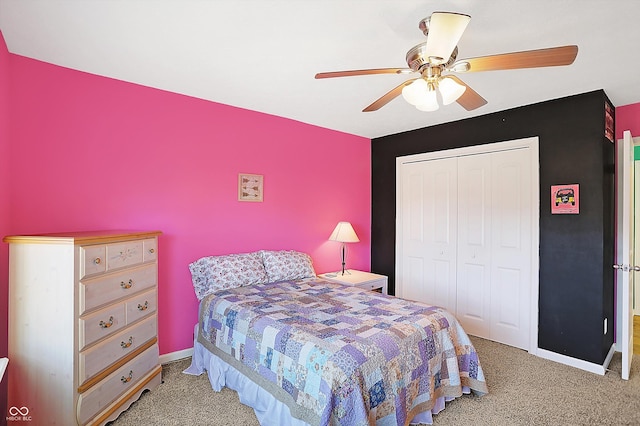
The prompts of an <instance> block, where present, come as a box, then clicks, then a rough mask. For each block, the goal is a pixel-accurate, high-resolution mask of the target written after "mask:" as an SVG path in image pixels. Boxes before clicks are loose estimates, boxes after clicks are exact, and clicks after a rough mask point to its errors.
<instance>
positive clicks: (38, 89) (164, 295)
mask: <svg viewBox="0 0 640 426" xmlns="http://www.w3.org/2000/svg"><path fill="white" fill-rule="evenodd" d="M11 57H12V58H11V59H12V62H11V67H12V71H13V72H12V80H11V84H12V86H13V88H14V89H13V90H14V93H15V97H14V98H13V99H12V102H11V110H12V114H13V120H12V128H13V132H12V134H13V135H14V137H13V139H12V141H11V150H12V152H11V163H10V165H11V174H12V176H13V185H12V187H11V193H10V196H9V201H10V205H11V207H10V208H11V233H13V234H20V233H41V232H58V231H72V230H88V229H94V230H95V229H148V230H152V229H158V230H161V231H162V232H163V235H162V236H161V237H160V265H159V274H160V275H159V287H160V290H159V292H160V293H159V340H160V353H161V354H166V353H170V352H174V351H178V350H182V349H185V348H189V347H191V346H192V345H193V341H192V330H193V325H194V324H195V323H196V322H197V300H196V298H195V296H194V293H193V288H192V286H191V278H190V274H189V271H188V264H189V263H190V262H192V261H194V260H196V259H198V258H200V257H202V256H205V255H213V254H226V253H234V252H247V251H253V250H258V249H296V250H300V251H304V252H307V253H309V254H310V255H311V256H312V258H313V259H314V265H315V267H316V271H317V272H318V273H320V272H325V271H330V270H337V269H338V268H339V267H340V262H339V248H338V245H337V243H334V242H329V241H327V238H328V237H329V234H330V233H331V231H332V230H333V227H334V226H335V224H336V223H337V222H338V221H340V220H348V221H351V222H352V224H353V226H354V228H355V230H356V232H357V233H358V235H359V237H360V239H361V242H360V243H358V244H353V245H351V247H350V257H349V259H348V261H349V266H350V267H353V268H359V269H365V270H368V268H369V265H370V223H371V222H370V212H371V207H370V206H371V195H370V187H371V184H370V182H371V166H370V163H371V153H370V140H368V139H365V138H361V137H356V136H353V135H348V134H344V133H340V132H336V131H331V130H327V129H323V128H319V127H315V126H311V125H307V124H303V123H300V122H296V121H292V120H287V119H283V118H279V117H274V116H269V115H265V114H261V113H256V112H252V111H247V110H242V109H238V108H233V107H229V106H224V105H220V104H216V103H212V102H207V101H203V100H199V99H194V98H190V97H187V96H182V95H177V94H173V93H168V92H164V91H161V90H156V89H151V88H147V87H143V86H139V85H134V84H129V83H125V82H122V81H116V80H112V79H108V78H103V77H99V76H95V75H90V74H86V73H82V72H77V71H73V70H69V69H66V68H62V67H57V66H53V65H50V64H46V63H42V62H38V61H34V60H31V59H27V58H24V57H19V56H14V55H11ZM239 172H242V173H255V174H262V175H264V188H265V192H264V202H263V203H249V202H239V201H237V179H238V173H239ZM5 199H6V198H5ZM3 279H4V278H3Z"/></svg>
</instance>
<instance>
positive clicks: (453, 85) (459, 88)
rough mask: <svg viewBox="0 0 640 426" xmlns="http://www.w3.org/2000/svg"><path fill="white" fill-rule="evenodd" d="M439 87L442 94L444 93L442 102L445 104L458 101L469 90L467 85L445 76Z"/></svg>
mask: <svg viewBox="0 0 640 426" xmlns="http://www.w3.org/2000/svg"><path fill="white" fill-rule="evenodd" d="M438 87H439V89H440V94H441V95H442V103H443V104H445V105H449V104H450V103H453V102H455V101H457V100H458V98H459V97H460V96H462V94H463V93H464V92H465V90H467V87H466V86H463V85H462V84H458V82H457V81H455V80H454V79H452V78H449V77H443V78H442V79H441V80H440V84H439V85H438Z"/></svg>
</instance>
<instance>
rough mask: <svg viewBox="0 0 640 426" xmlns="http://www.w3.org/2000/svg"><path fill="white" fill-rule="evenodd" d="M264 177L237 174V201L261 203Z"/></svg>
mask: <svg viewBox="0 0 640 426" xmlns="http://www.w3.org/2000/svg"><path fill="white" fill-rule="evenodd" d="M263 193H264V177H263V176H262V175H253V174H246V173H240V174H238V201H255V202H262V198H263Z"/></svg>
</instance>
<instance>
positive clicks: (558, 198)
mask: <svg viewBox="0 0 640 426" xmlns="http://www.w3.org/2000/svg"><path fill="white" fill-rule="evenodd" d="M579 213H580V185H579V184H577V183H572V184H565V185H551V214H579Z"/></svg>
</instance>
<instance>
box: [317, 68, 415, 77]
mask: <svg viewBox="0 0 640 426" xmlns="http://www.w3.org/2000/svg"><path fill="white" fill-rule="evenodd" d="M412 72H414V71H413V70H412V69H410V68H374V69H369V70H351V71H332V72H319V73H318V74H316V78H333V77H351V76H355V75H371V74H410V73H412Z"/></svg>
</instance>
